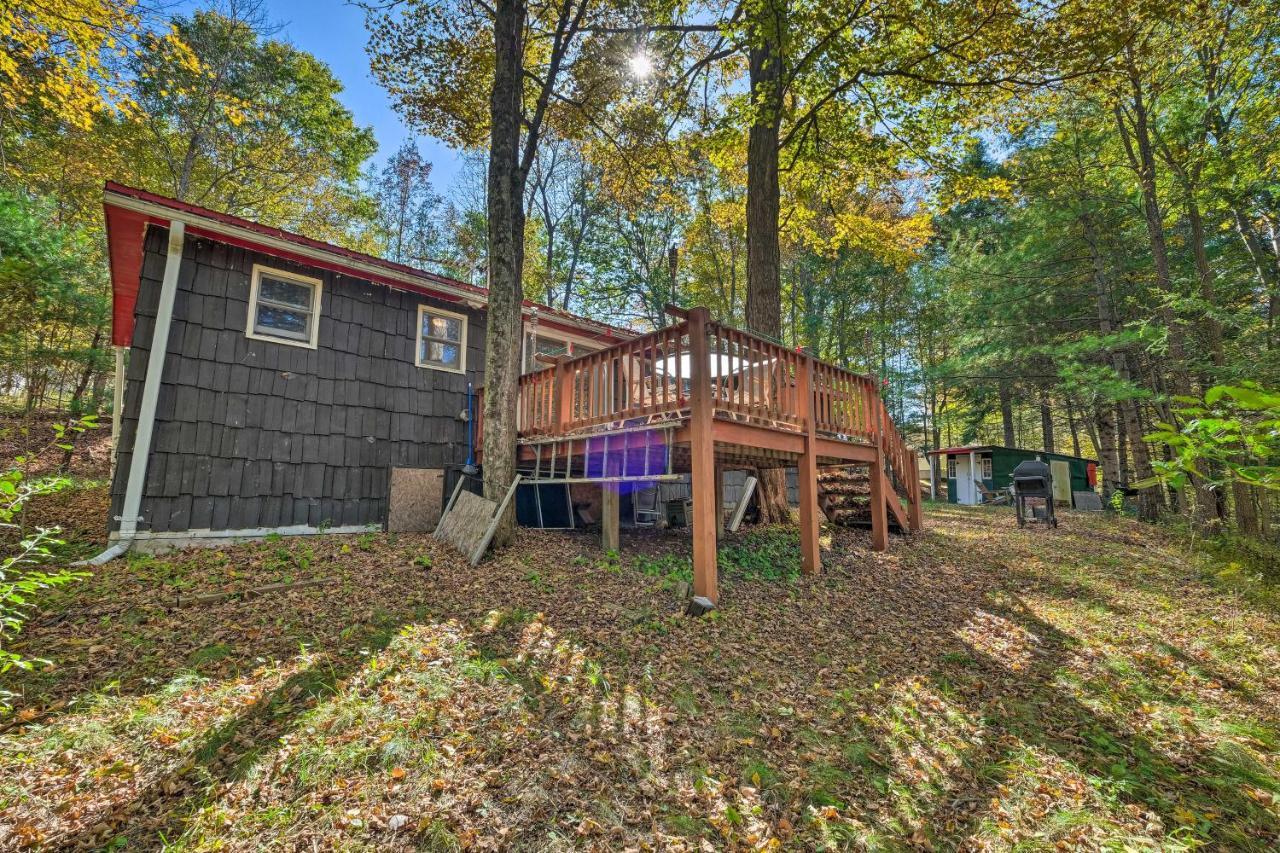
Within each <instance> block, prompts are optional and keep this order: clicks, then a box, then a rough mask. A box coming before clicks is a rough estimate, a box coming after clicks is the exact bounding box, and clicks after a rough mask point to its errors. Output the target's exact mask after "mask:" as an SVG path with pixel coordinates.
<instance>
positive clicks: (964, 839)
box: [0, 507, 1280, 850]
mask: <svg viewBox="0 0 1280 853" xmlns="http://www.w3.org/2000/svg"><path fill="white" fill-rule="evenodd" d="M927 524H928V530H927V532H926V533H925V534H923V535H922V536H919V537H916V538H914V539H898V538H895V539H894V540H893V541H892V543H891V548H890V550H889V552H887V553H885V554H876V553H874V552H872V551H871V550H870V549H869V543H868V541H867V538H866V536H865V535H864V534H862V533H859V532H855V531H850V530H846V529H843V528H835V529H831V530H828V531H826V532H825V533H824V545H827V546H828V548H827V550H826V552H825V555H824V556H825V560H826V570H825V571H824V572H823V573H822V574H821V575H818V576H815V577H804V576H799V575H797V574H796V572H795V571H794V567H792V566H790V565H789V561H790V560H793V559H794V555H793V554H792V551H793V550H795V549H793V548H792V547H791V544H790V543H791V537H794V532H793V531H788V530H786V529H769V530H763V531H754V532H751V533H748V534H744V535H742V536H739V537H735V538H734V539H733V540H732V541H731V542H729V543H726V545H725V553H726V554H727V555H728V556H727V558H726V560H725V562H726V566H727V567H726V569H725V572H724V577H722V584H721V608H720V609H719V610H717V611H715V612H714V613H713V614H711V615H710V616H709V617H705V618H702V619H692V618H689V617H686V616H684V615H683V614H682V602H681V601H679V600H677V593H676V590H678V589H680V588H681V587H682V584H681V583H680V579H681V578H682V577H683V576H684V573H685V572H686V571H687V554H688V538H687V535H685V534H682V533H680V532H677V531H665V532H658V531H653V532H638V533H633V534H628V535H627V536H626V537H625V538H624V543H623V549H622V555H621V558H620V559H618V558H614V557H612V556H610V555H605V554H603V553H601V552H600V551H599V549H598V547H597V545H596V542H595V541H594V540H593V539H592V538H589V537H587V536H585V535H582V534H565V533H552V532H541V531H529V530H526V531H521V532H520V535H519V537H518V540H517V542H516V543H515V544H514V545H513V546H512V547H510V548H508V549H507V550H505V551H503V552H501V553H499V554H497V555H495V556H494V557H493V558H491V559H490V560H488V561H486V562H485V563H484V564H482V565H481V566H479V567H476V568H472V567H470V566H468V565H467V564H466V562H465V561H464V560H462V559H461V558H460V557H458V556H457V555H455V554H453V553H452V552H451V551H449V550H448V549H447V548H445V547H443V546H440V545H438V544H437V543H435V542H434V541H433V540H431V539H430V538H428V537H422V536H408V535H399V536H394V535H382V534H377V535H367V536H362V537H311V538H306V539H295V540H290V541H283V540H282V541H270V542H262V543H257V544H254V545H248V546H241V547H235V548H227V549H225V550H221V551H192V552H186V553H181V554H175V555H170V556H167V557H161V558H144V557H133V558H131V559H130V560H128V561H117V562H115V563H112V564H109V565H107V566H104V567H101V568H100V569H98V570H97V571H96V572H95V574H94V576H93V577H92V578H91V579H89V580H87V581H85V582H84V583H82V584H80V585H78V586H77V587H74V588H72V589H70V590H67V591H63V592H61V593H59V595H58V596H56V597H55V599H54V600H53V601H51V602H50V604H49V605H48V606H47V607H46V608H45V609H44V610H43V611H42V612H41V614H39V615H38V616H37V617H36V619H35V620H34V621H33V623H32V625H31V626H30V627H29V628H28V630H27V632H26V633H25V634H24V635H23V639H24V641H25V643H26V644H27V647H28V651H29V652H30V651H37V650H38V653H39V654H40V655H41V656H43V657H45V658H48V659H49V660H50V661H51V664H50V665H49V666H47V667H45V668H44V669H43V670H40V671H37V672H34V673H30V674H27V675H25V676H23V678H22V679H21V680H20V681H19V683H18V684H17V685H16V686H17V688H18V689H20V691H21V693H22V696H21V699H20V704H19V706H18V708H17V710H16V713H15V715H14V716H13V717H12V718H11V719H9V720H8V721H7V722H6V723H5V725H7V726H8V730H7V731H5V732H4V733H3V734H0V839H4V840H0V846H5V845H7V846H11V847H21V846H43V847H50V848H56V847H74V846H81V847H88V848H97V847H103V846H107V845H109V844H111V843H113V842H114V843H119V842H118V841H117V840H118V839H125V840H128V841H129V842H131V843H132V844H134V845H137V846H142V847H148V846H156V845H158V844H159V843H160V840H161V839H164V840H165V842H166V843H167V844H168V845H169V846H171V847H175V848H177V849H196V850H203V849H244V850H252V849H259V848H260V847H263V846H267V845H268V844H274V845H276V846H278V847H282V848H285V849H301V850H312V849H329V848H334V847H342V848H379V849H421V848H427V849H480V850H483V849H510V848H539V849H541V848H578V849H595V850H621V849H637V850H639V849H689V850H698V849H814V848H826V847H830V848H837V849H843V848H850V847H853V848H860V847H884V846H891V847H914V848H919V849H947V848H957V847H959V848H966V849H1008V848H1012V847H1014V846H1019V845H1022V846H1036V847H1060V848H1072V849H1074V848H1102V847H1132V848H1143V847H1146V848H1161V849H1170V848H1175V849H1176V848H1191V847H1195V846H1200V845H1204V844H1210V845H1213V846H1218V847H1233V848H1242V849H1258V850H1263V849H1269V848H1271V847H1272V846H1273V845H1274V844H1276V843H1277V841H1280V806H1277V802H1280V759H1278V758H1277V756H1278V755H1280V720H1277V716H1278V714H1280V712H1278V711H1277V709H1278V708H1280V652H1278V651H1277V649H1278V648H1280V618H1278V617H1277V615H1276V614H1275V613H1274V612H1270V611H1267V610H1263V609H1259V608H1257V607H1256V606H1254V605H1251V604H1249V603H1248V602H1247V601H1245V600H1244V599H1242V598H1240V597H1238V596H1236V595H1234V594H1229V593H1226V592H1223V591H1222V590H1221V589H1219V588H1217V587H1215V586H1213V585H1211V584H1210V583H1207V582H1206V581H1205V580H1204V579H1205V578H1206V577H1208V576H1209V575H1210V574H1211V570H1212V567H1211V566H1206V565H1203V564H1202V563H1201V560H1200V558H1193V557H1191V556H1190V555H1188V554H1186V553H1185V552H1183V551H1181V550H1180V549H1179V548H1178V547H1177V546H1175V545H1174V544H1171V543H1170V542H1169V541H1168V540H1167V538H1166V537H1165V535H1164V534H1163V533H1162V532H1161V531H1159V530H1153V529H1148V528H1143V527H1141V526H1139V525H1137V524H1135V523H1133V522H1131V521H1126V520H1115V519H1110V518H1103V517H1100V516H1085V515H1078V514H1068V515H1067V516H1066V518H1065V519H1064V524H1063V527H1062V528H1060V529H1059V530H1057V531H1041V530H1034V531H1019V530H1017V528H1016V527H1015V526H1014V525H1013V522H1012V517H1011V516H1010V515H1009V514H1008V513H1004V512H1001V511H998V510H982V509H961V508H950V507H936V508H933V509H931V510H930V512H929V514H928V517H927ZM753 553H760V554H768V555H769V556H768V558H767V559H760V560H757V559H753V558H752V556H751V555H752V554H753ZM783 564H786V565H783ZM314 580H324V581H325V582H323V583H312V584H306V583H302V584H300V585H297V586H285V587H283V588H281V589H277V590H274V591H272V592H270V593H268V594H259V595H256V596H254V595H251V594H249V593H251V592H252V591H253V590H254V589H256V588H258V587H261V586H264V585H267V584H280V583H283V584H298V583H299V582H307V581H314ZM211 593H221V594H223V595H222V597H218V598H215V599H212V600H208V601H207V602H206V603H201V604H199V605H198V606H179V602H180V601H183V600H191V599H192V598H193V597H197V596H208V595H209V594H211ZM202 600H203V599H202Z"/></svg>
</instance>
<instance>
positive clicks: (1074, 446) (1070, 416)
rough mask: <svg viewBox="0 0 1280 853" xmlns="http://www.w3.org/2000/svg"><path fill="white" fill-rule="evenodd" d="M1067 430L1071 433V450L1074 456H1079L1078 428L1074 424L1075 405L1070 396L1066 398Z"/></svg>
mask: <svg viewBox="0 0 1280 853" xmlns="http://www.w3.org/2000/svg"><path fill="white" fill-rule="evenodd" d="M1066 404H1067V430H1068V432H1070V433H1071V452H1072V454H1073V455H1075V456H1080V455H1081V453H1080V430H1079V428H1078V426H1077V424H1076V412H1075V406H1074V405H1073V404H1072V402H1071V398H1069V397H1068V398H1067V401H1066Z"/></svg>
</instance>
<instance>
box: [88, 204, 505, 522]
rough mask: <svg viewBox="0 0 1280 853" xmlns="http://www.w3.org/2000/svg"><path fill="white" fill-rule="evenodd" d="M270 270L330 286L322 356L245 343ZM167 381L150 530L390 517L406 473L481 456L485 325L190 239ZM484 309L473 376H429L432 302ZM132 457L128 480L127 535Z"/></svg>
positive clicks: (146, 338)
mask: <svg viewBox="0 0 1280 853" xmlns="http://www.w3.org/2000/svg"><path fill="white" fill-rule="evenodd" d="M166 241H167V235H166V232H165V231H164V229H160V228H156V227H152V228H150V229H149V230H148V233H147V238H146V251H145V256H144V260H143V266H142V281H141V288H140V290H139V294H138V301H137V307H136V314H135V326H134V341H133V347H132V351H131V353H130V359H129V367H128V369H127V371H126V373H125V378H126V386H125V406H124V413H123V418H122V424H121V447H122V448H131V447H132V445H133V438H134V434H135V432H136V429H137V419H138V409H139V405H140V398H141V395H142V384H143V378H144V375H145V372H146V363H147V356H148V351H149V346H150V338H151V332H152V329H153V328H154V320H155V314H156V307H157V303H158V300H159V291H160V280H161V277H162V276H163V274H164V262H165V251H166V248H167V242H166ZM255 263H258V264H262V265H263V266H268V267H273V268H276V269H283V270H289V271H293V272H298V273H301V274H303V275H308V276H312V277H315V278H320V279H321V280H322V281H323V282H324V290H323V296H322V302H321V310H320V328H319V335H318V344H317V348H316V349H315V350H311V349H306V348H302V347H295V346H290V345H287V344H278V343H273V342H270V341H259V340H251V339H249V338H247V337H246V336H245V324H246V322H247V318H248V311H249V303H248V300H249V287H250V276H251V271H252V268H253V265H254V264H255ZM178 282H179V293H178V297H177V298H176V299H175V305H174V318H173V323H172V325H171V328H170V336H169V354H168V357H167V358H166V362H165V366H164V370H163V372H162V380H163V383H162V386H161V390H160V398H159V401H158V404H157V408H156V414H157V420H156V428H155V432H154V434H153V443H152V454H151V459H150V462H149V464H148V471H147V478H146V481H147V485H146V489H145V491H144V495H143V501H142V516H143V521H142V522H141V523H140V525H139V529H140V530H144V531H145V530H150V531H153V532H180V531H183V530H187V529H212V530H236V529H244V528H252V527H277V526H289V525H295V524H310V525H319V524H323V523H328V524H330V525H335V526H336V525H350V524H382V523H384V522H385V520H386V502H387V493H388V483H389V477H390V468H391V467H392V466H397V467H399V466H404V467H443V466H445V465H450V464H458V463H461V462H462V461H463V460H464V459H465V458H466V424H465V423H464V422H463V421H460V420H458V418H457V415H458V413H459V412H460V411H462V409H463V408H465V406H466V383H467V381H468V380H470V381H472V382H474V383H475V385H476V387H480V385H481V378H480V376H481V370H482V368H483V360H484V352H483V347H484V316H483V314H482V313H480V312H477V311H472V310H468V309H464V308H460V307H459V306H457V305H455V304H450V303H445V302H437V301H434V300H430V299H427V298H426V297H420V296H417V295H416V294H410V293H402V292H399V291H394V290H391V289H390V288H387V287H383V286H381V285H374V284H370V283H369V282H367V281H361V280H358V279H353V278H349V277H346V276H341V275H338V274H335V273H329V272H326V271H322V270H317V269H315V268H312V267H307V266H304V265H300V264H295V263H292V262H288V261H282V260H279V259H276V258H272V257H269V256H266V255H259V254H256V253H253V252H249V251H247V250H244V249H238V248H234V247H230V246H226V245H224V244H220V243H214V242H212V241H209V240H206V239H204V238H199V237H190V236H189V237H188V239H187V243H186V247H185V249H184V252H183V269H182V273H181V275H179V279H178ZM423 302H426V303H428V304H434V305H436V306H437V307H440V308H443V309H445V310H448V311H452V312H454V313H463V314H466V315H467V316H468V329H467V343H468V346H467V353H466V358H467V371H468V373H467V375H466V376H463V375H460V374H455V373H448V372H445V371H438V370H431V369H426V368H420V367H417V366H416V365H415V364H414V363H413V362H414V349H415V346H416V341H415V339H414V337H413V335H414V332H415V331H416V325H417V312H418V305H419V304H421V303H423ZM129 461H130V453H128V452H124V451H122V452H121V454H120V456H119V459H118V464H117V467H116V476H115V480H114V482H113V483H112V501H111V515H112V519H113V520H112V522H111V525H112V528H113V529H115V528H117V527H118V526H119V525H118V522H117V521H115V517H116V516H118V515H119V514H120V510H121V505H122V503H123V499H124V490H125V485H126V483H127V480H128V472H129Z"/></svg>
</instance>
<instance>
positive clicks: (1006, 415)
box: [999, 379, 1018, 447]
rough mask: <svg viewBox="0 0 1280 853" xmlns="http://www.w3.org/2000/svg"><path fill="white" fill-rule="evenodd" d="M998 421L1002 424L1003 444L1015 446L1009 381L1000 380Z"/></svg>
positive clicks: (1016, 443) (1015, 439)
mask: <svg viewBox="0 0 1280 853" xmlns="http://www.w3.org/2000/svg"><path fill="white" fill-rule="evenodd" d="M999 394H1000V422H1001V424H1003V425H1004V446H1005V447H1017V445H1018V442H1017V438H1016V437H1015V435H1014V431H1013V395H1012V394H1011V393H1010V392H1009V383H1008V382H1006V381H1004V380H1003V379H1001V380H1000V385H999Z"/></svg>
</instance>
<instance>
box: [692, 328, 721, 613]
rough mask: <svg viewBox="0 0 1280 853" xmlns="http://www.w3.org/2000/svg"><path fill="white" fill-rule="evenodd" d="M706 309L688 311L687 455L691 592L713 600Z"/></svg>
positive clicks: (713, 448)
mask: <svg viewBox="0 0 1280 853" xmlns="http://www.w3.org/2000/svg"><path fill="white" fill-rule="evenodd" d="M708 314H709V312H708V311H707V309H706V308H691V309H690V310H689V381H690V384H691V386H692V388H691V389H690V399H689V457H690V465H689V467H690V471H691V475H692V476H691V480H692V486H693V594H694V595H700V596H703V597H705V598H708V599H710V600H711V601H713V602H714V601H715V600H716V599H717V598H718V596H719V591H718V590H717V588H716V580H717V578H716V574H717V572H716V536H715V530H716V516H715V500H716V487H715V476H716V460H715V456H716V445H715V438H714V434H713V420H714V418H715V409H714V408H713V407H712V402H711V377H710V375H709V372H710V367H711V355H710V353H709V352H708V349H707V322H708V320H709V317H708Z"/></svg>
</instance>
